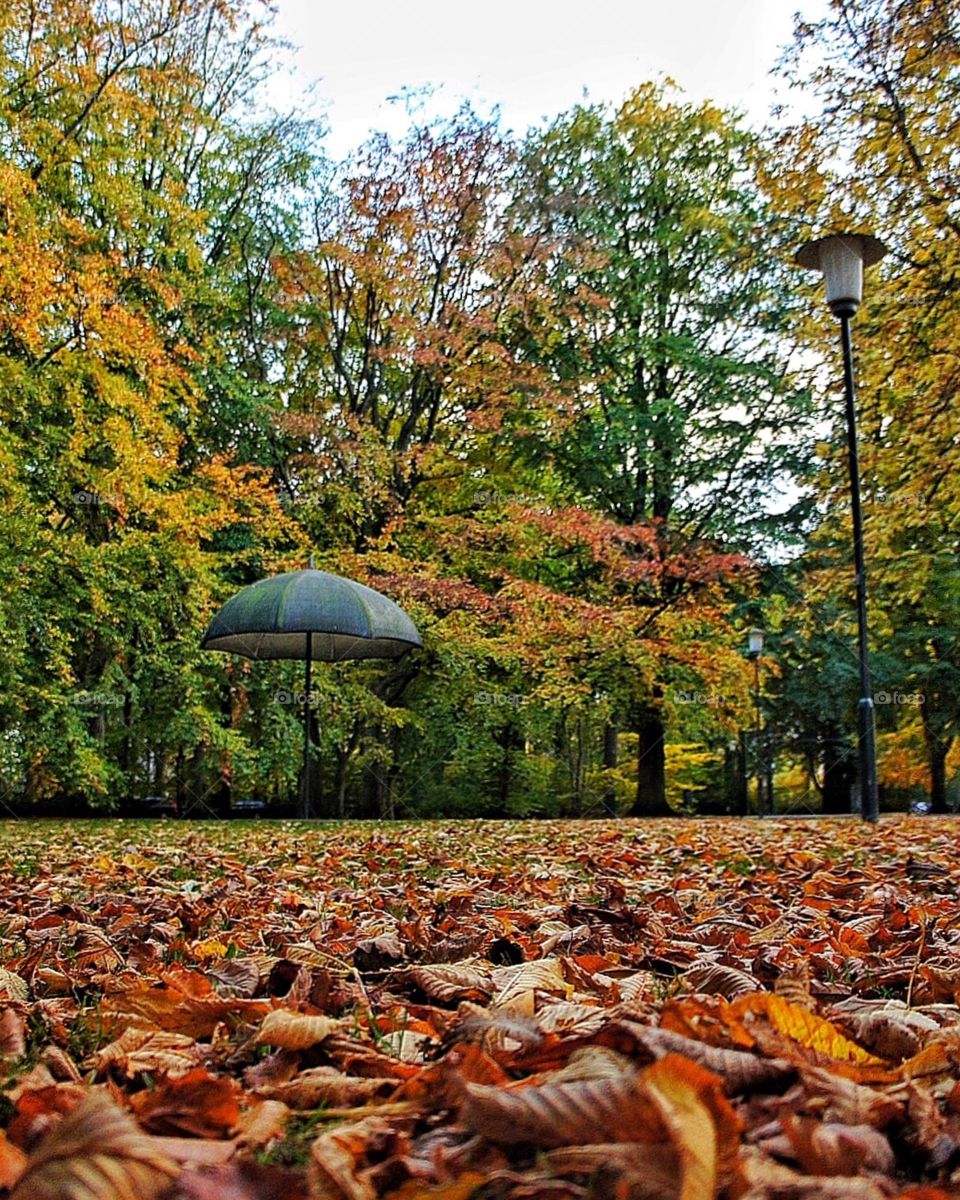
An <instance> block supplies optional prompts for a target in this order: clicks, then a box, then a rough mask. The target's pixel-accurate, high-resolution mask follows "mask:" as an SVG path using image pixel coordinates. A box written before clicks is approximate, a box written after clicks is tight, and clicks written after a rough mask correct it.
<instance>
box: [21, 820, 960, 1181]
mask: <svg viewBox="0 0 960 1200" xmlns="http://www.w3.org/2000/svg"><path fill="white" fill-rule="evenodd" d="M956 845H957V840H956V835H955V832H954V824H953V822H952V821H951V820H950V819H936V818H929V817H924V818H922V819H919V818H902V819H897V818H888V819H884V820H883V821H882V822H880V824H879V825H878V826H877V827H875V828H866V827H864V826H862V825H860V824H859V823H855V822H852V821H844V820H819V821H815V822H814V821H803V822H801V821H786V820H782V821H767V822H763V823H760V822H756V821H749V822H747V821H735V820H710V821H684V820H674V821H664V822H655V823H644V822H638V821H621V822H616V823H614V822H577V821H568V822H560V821H542V822H531V823H527V824H520V823H504V822H469V821H468V822H459V823H453V822H438V823H419V824H402V823H400V824H385V825H359V824H344V825H337V826H323V825H316V826H311V827H306V826H302V825H298V824H297V823H293V822H280V823H270V824H267V823H262V824H257V825H253V826H250V825H242V824H234V825H231V824H228V823H208V824H203V825H201V824H190V825H180V824H176V823H157V824H153V823H136V824H124V823H120V822H102V823H100V822H78V823H74V824H66V823H41V822H37V823H34V824H30V823H24V822H18V823H9V824H7V825H5V826H3V827H0V850H2V858H0V889H2V893H3V898H4V914H5V916H4V919H3V925H2V929H0V1071H2V1096H3V1100H2V1102H0V1129H2V1133H0V1196H9V1197H11V1200H31V1198H35V1197H36V1198H46V1197H51V1198H52V1197H59V1198H63V1200H206V1198H207V1197H219V1198H222V1200H272V1198H274V1197H278V1198H279V1197H283V1198H290V1200H298V1198H303V1200H419V1198H422V1200H430V1198H432V1200H470V1198H475V1200H532V1198H534V1197H554V1198H556V1200H579V1198H581V1197H583V1198H586V1197H599V1198H600V1200H608V1198H609V1200H643V1198H644V1197H654V1198H661V1197H662V1198H665V1200H709V1198H710V1197H717V1198H719V1200H803V1198H805V1197H810V1198H811V1200H812V1198H813V1197H827V1198H828V1200H829V1198H830V1197H836V1198H837V1200H889V1198H897V1197H899V1198H901V1200H943V1198H944V1197H960V1008H958V1004H960V946H958V944H960V887H958V884H960V863H958V862H957V855H956ZM25 860H26V861H29V862H31V863H32V864H34V865H33V866H32V872H31V873H26V872H24V871H23V870H22V869H21V867H20V864H21V863H22V862H23V861H25ZM918 864H922V866H923V868H924V869H922V870H921V869H918Z"/></svg>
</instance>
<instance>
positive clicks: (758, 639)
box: [747, 629, 765, 817]
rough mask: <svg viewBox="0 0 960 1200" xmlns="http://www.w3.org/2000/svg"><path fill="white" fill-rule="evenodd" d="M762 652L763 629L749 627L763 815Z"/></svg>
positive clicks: (760, 811) (761, 811) (759, 803)
mask: <svg viewBox="0 0 960 1200" xmlns="http://www.w3.org/2000/svg"><path fill="white" fill-rule="evenodd" d="M762 653H763V630H762V629H751V630H750V632H749V633H748V634H747V657H748V658H752V659H753V705H754V717H755V721H754V739H755V741H754V744H755V746H756V764H757V812H758V814H759V815H760V816H761V817H762V816H763V815H764V808H765V806H764V802H763V752H762V750H761V748H760V739H761V736H762V730H761V726H760V655H761V654H762Z"/></svg>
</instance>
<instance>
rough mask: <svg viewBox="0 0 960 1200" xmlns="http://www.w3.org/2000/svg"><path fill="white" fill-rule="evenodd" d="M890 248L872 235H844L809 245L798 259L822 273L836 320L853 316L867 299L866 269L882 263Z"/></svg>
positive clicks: (828, 299) (802, 247)
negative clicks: (864, 281)
mask: <svg viewBox="0 0 960 1200" xmlns="http://www.w3.org/2000/svg"><path fill="white" fill-rule="evenodd" d="M886 253H887V248H886V246H884V244H883V242H881V241H880V240H879V238H875V237H872V236H871V235H870V234H868V233H840V234H834V235H832V236H831V237H823V238H817V240H816V241H814V242H807V243H806V245H804V246H801V247H800V249H799V250H798V251H797V253H796V255H795V258H796V261H797V263H798V264H799V265H800V266H801V267H807V268H809V269H810V270H813V271H822V272H823V280H824V283H825V284H826V288H827V304H829V305H830V309H831V311H832V312H833V315H834V316H835V317H852V316H853V314H854V313H855V312H856V311H857V309H858V308H859V307H860V301H861V300H862V299H863V269H864V267H871V266H873V264H874V263H876V262H879V261H880V259H881V258H883V256H884V255H885V254H886Z"/></svg>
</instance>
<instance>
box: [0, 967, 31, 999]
mask: <svg viewBox="0 0 960 1200" xmlns="http://www.w3.org/2000/svg"><path fill="white" fill-rule="evenodd" d="M0 992H6V993H7V995H8V996H9V997H10V999H11V1000H20V1001H25V1000H27V999H29V996H30V988H29V987H28V986H27V981H26V980H25V979H21V978H20V976H19V975H18V974H17V973H16V972H15V971H8V970H6V969H5V968H4V967H0Z"/></svg>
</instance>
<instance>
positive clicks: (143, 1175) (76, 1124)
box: [10, 1093, 178, 1200]
mask: <svg viewBox="0 0 960 1200" xmlns="http://www.w3.org/2000/svg"><path fill="white" fill-rule="evenodd" d="M177 1172H178V1168H177V1165H176V1164H175V1163H174V1162H173V1160H172V1159H171V1158H169V1157H168V1156H167V1155H166V1154H163V1153H162V1152H161V1151H159V1150H158V1149H157V1147H156V1144H155V1143H154V1140H153V1138H151V1137H148V1136H147V1135H146V1134H145V1133H142V1132H141V1130H140V1129H138V1128H137V1126H136V1125H135V1124H134V1122H133V1120H132V1119H131V1118H130V1117H129V1116H128V1115H127V1114H126V1113H125V1112H123V1111H122V1110H121V1109H119V1108H117V1106H116V1105H115V1104H114V1103H113V1102H112V1101H110V1100H107V1099H106V1098H105V1097H104V1096H101V1095H99V1094H96V1093H94V1094H91V1095H90V1096H88V1097H87V1098H86V1099H85V1100H84V1101H83V1103H82V1104H80V1105H79V1106H78V1107H77V1108H76V1109H75V1110H74V1111H73V1112H72V1113H70V1115H69V1116H66V1117H64V1118H63V1120H62V1121H61V1122H60V1124H59V1125H57V1126H56V1128H54V1129H53V1130H52V1131H51V1133H49V1134H48V1135H47V1137H45V1138H44V1140H43V1141H42V1142H41V1144H40V1145H39V1146H38V1148H37V1150H36V1152H35V1153H34V1154H32V1155H31V1156H30V1159H29V1160H28V1162H27V1166H26V1169H25V1171H24V1173H23V1175H22V1176H21V1178H20V1181H19V1183H18V1184H17V1186H16V1187H15V1188H14V1190H13V1193H12V1194H11V1198H10V1200H154V1197H157V1196H159V1195H160V1193H161V1192H163V1191H164V1190H165V1189H166V1188H167V1187H169V1184H170V1180H171V1179H174V1178H175V1177H176V1175H177Z"/></svg>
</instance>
